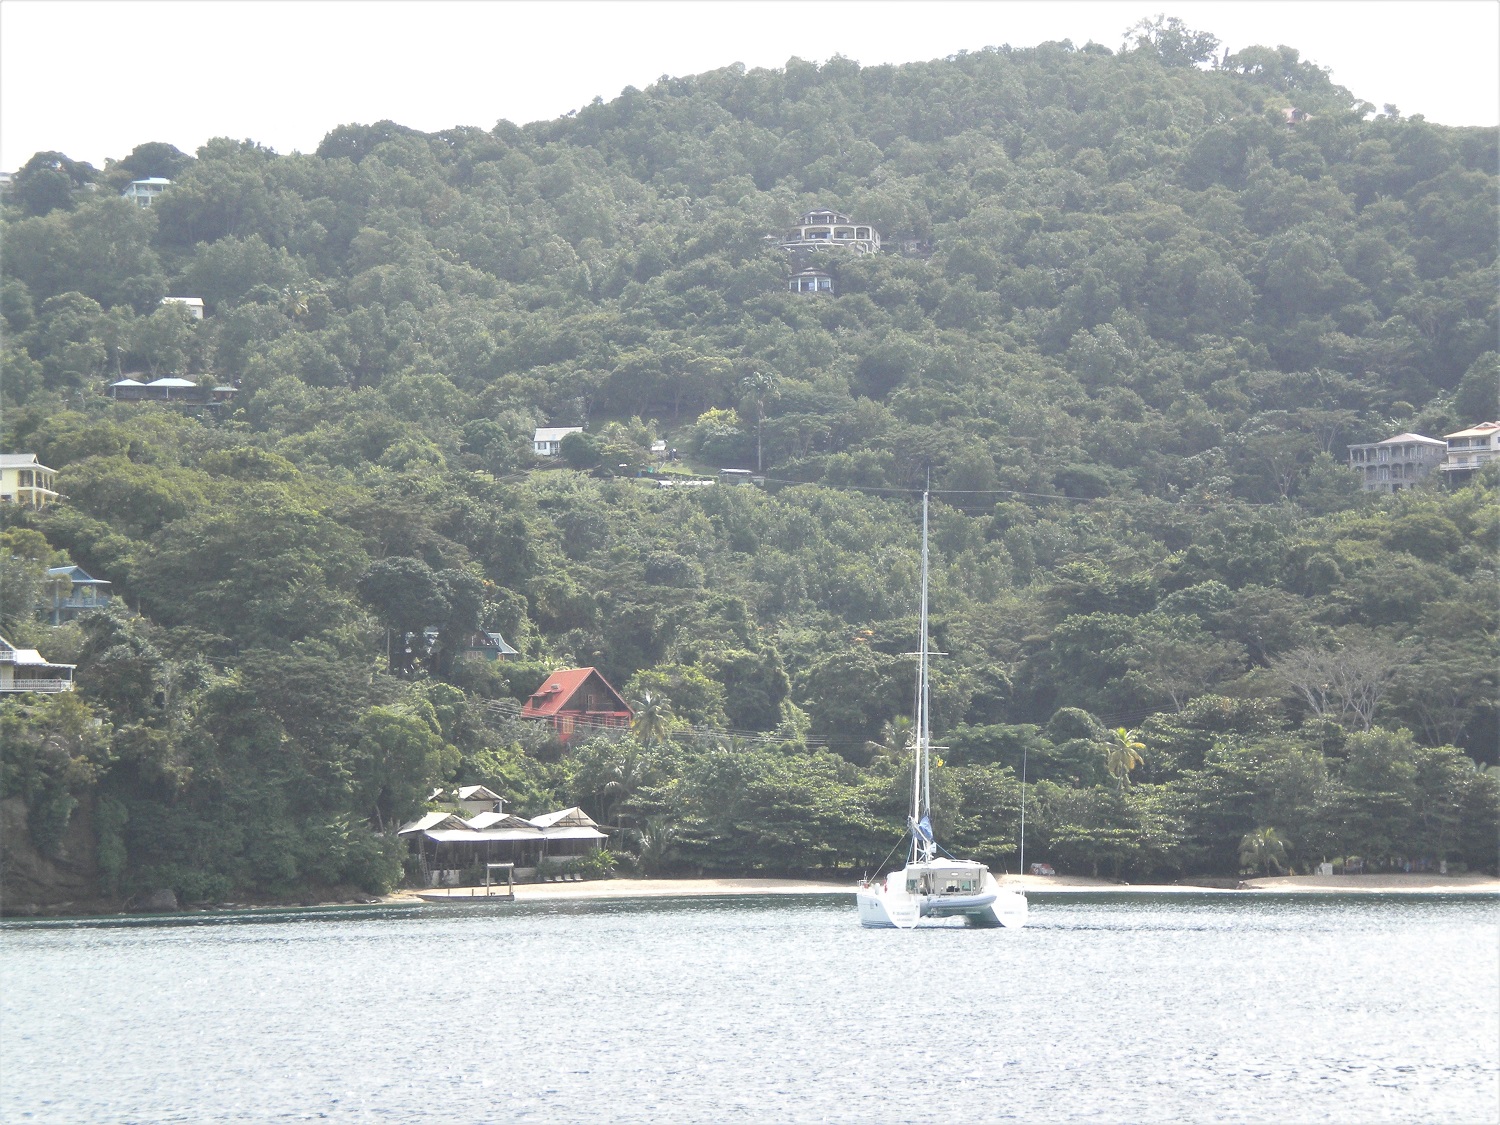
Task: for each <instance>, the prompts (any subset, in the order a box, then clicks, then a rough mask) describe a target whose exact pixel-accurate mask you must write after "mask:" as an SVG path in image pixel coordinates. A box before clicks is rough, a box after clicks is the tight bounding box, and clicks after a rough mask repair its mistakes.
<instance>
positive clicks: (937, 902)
mask: <svg viewBox="0 0 1500 1125" xmlns="http://www.w3.org/2000/svg"><path fill="white" fill-rule="evenodd" d="M897 874H898V875H899V874H900V873H897ZM855 901H856V903H857V905H858V907H859V924H860V925H861V926H866V927H869V928H871V929H900V930H909V929H912V928H913V927H915V926H916V925H918V924H919V923H920V922H921V921H922V920H923V919H924V918H931V919H946V918H962V919H963V920H964V922H965V923H966V924H968V925H970V926H976V927H980V928H984V929H993V928H995V927H998V926H1003V927H1005V928H1006V929H1012V930H1016V929H1020V928H1021V927H1022V926H1024V925H1025V924H1026V914H1027V903H1026V896H1025V895H1024V894H1022V893H1021V892H1020V891H1014V890H1009V889H1006V888H1002V887H1001V886H1000V885H999V883H997V882H996V881H995V877H994V876H993V875H991V874H989V873H988V872H986V873H985V877H984V886H983V887H982V888H981V890H980V892H979V893H978V894H972V895H922V894H907V893H905V892H904V891H902V890H900V889H899V884H897V886H891V885H890V884H889V882H887V883H875V884H872V885H870V886H868V887H861V888H859V890H858V892H856V894H855Z"/></svg>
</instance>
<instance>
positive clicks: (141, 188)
mask: <svg viewBox="0 0 1500 1125" xmlns="http://www.w3.org/2000/svg"><path fill="white" fill-rule="evenodd" d="M171 186H172V181H171V180H164V179H162V178H161V177H160V176H149V177H147V178H146V179H144V180H131V181H130V186H129V187H128V188H126V189H125V190H124V191H122V192H121V193H120V194H121V195H123V196H124V197H125V198H126V199H129V200H131V201H132V202H133V203H134V204H135V205H136V206H137V207H150V206H151V204H153V203H155V202H156V197H157V196H158V195H160V194H161V193H162V192H164V191H166V190H167V188H169V187H171Z"/></svg>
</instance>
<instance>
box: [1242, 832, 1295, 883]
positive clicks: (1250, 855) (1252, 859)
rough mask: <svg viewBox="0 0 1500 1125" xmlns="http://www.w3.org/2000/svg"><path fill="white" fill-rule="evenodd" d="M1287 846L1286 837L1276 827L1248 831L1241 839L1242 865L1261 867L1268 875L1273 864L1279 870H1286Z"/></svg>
mask: <svg viewBox="0 0 1500 1125" xmlns="http://www.w3.org/2000/svg"><path fill="white" fill-rule="evenodd" d="M1286 847H1287V840H1286V837H1284V836H1283V835H1282V834H1281V833H1280V832H1278V831H1276V829H1274V828H1257V829H1256V830H1255V831H1254V832H1246V833H1245V836H1244V838H1243V839H1242V840H1240V866H1241V867H1243V868H1250V869H1254V868H1257V867H1259V868H1260V869H1261V870H1262V871H1264V872H1265V874H1267V875H1270V874H1271V868H1272V867H1273V866H1274V867H1275V868H1276V870H1277V871H1284V870H1286Z"/></svg>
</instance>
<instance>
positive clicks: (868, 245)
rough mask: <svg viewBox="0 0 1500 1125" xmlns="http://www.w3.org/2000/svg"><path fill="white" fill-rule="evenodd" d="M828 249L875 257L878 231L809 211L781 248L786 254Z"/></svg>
mask: <svg viewBox="0 0 1500 1125" xmlns="http://www.w3.org/2000/svg"><path fill="white" fill-rule="evenodd" d="M830 247H831V248H833V249H837V250H849V251H852V252H853V253H855V254H878V253H880V232H878V231H877V230H876V229H875V228H874V227H872V226H866V225H865V224H863V223H856V222H854V221H853V220H852V219H850V218H849V216H848V215H840V214H839V213H838V212H837V211H809V212H807V214H805V215H803V216H802V218H801V219H800V220H799V221H798V223H797V225H796V226H795V227H793V228H792V230H791V232H790V233H788V234H787V236H786V237H785V238H783V239H782V240H781V248H782V249H783V250H785V251H787V252H788V253H797V252H800V251H804V250H827V249H829V248H830Z"/></svg>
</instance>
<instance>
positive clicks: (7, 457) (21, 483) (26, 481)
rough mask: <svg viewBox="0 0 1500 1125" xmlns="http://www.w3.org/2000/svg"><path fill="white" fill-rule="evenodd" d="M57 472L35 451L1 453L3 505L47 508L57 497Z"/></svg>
mask: <svg viewBox="0 0 1500 1125" xmlns="http://www.w3.org/2000/svg"><path fill="white" fill-rule="evenodd" d="M56 479H57V471H56V470H55V469H49V468H47V466H46V465H43V464H42V463H41V462H40V461H38V460H37V459H36V454H35V453H0V504H25V505H27V506H29V507H32V508H45V507H46V506H47V505H48V504H50V503H52V501H54V500H56V499H57V493H56V492H54V491H53V490H52V484H53V481H55V480H56Z"/></svg>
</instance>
